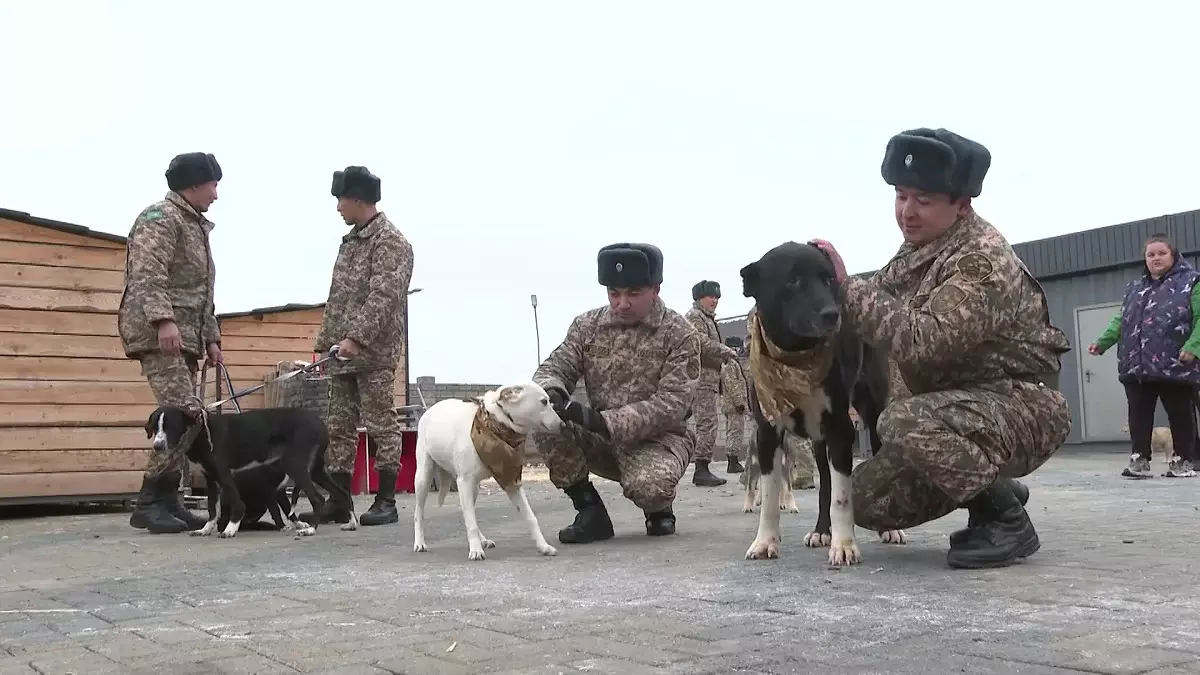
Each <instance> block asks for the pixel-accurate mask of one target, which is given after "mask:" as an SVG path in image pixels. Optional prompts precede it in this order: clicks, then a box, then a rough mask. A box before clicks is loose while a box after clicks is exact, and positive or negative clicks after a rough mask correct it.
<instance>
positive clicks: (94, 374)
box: [0, 356, 146, 382]
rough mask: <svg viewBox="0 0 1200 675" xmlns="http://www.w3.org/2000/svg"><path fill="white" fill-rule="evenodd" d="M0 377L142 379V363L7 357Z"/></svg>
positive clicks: (96, 380) (7, 378)
mask: <svg viewBox="0 0 1200 675" xmlns="http://www.w3.org/2000/svg"><path fill="white" fill-rule="evenodd" d="M0 380H76V381H85V382H91V381H94V382H145V380H146V378H144V377H142V365H141V364H140V363H138V362H137V361H133V360H130V359H122V360H117V359H73V358H62V357H54V356H6V357H4V358H2V359H0Z"/></svg>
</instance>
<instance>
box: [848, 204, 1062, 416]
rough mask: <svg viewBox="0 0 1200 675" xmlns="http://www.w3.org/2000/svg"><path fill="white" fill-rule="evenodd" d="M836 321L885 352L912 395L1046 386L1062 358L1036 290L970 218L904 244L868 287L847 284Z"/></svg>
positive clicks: (998, 241)
mask: <svg viewBox="0 0 1200 675" xmlns="http://www.w3.org/2000/svg"><path fill="white" fill-rule="evenodd" d="M845 291H846V292H845V303H846V313H847V315H848V317H849V318H850V320H851V321H852V322H853V323H854V324H855V325H856V326H857V327H858V330H859V331H860V332H861V333H862V335H863V337H864V338H865V339H866V340H867V341H869V342H873V343H876V344H880V345H883V346H885V347H886V348H887V349H888V353H889V357H890V359H891V360H892V361H893V362H894V363H895V364H896V368H897V369H898V370H899V374H900V376H901V377H902V379H903V383H904V385H906V387H907V389H908V390H909V391H910V392H911V393H912V394H922V393H927V392H931V391H941V390H946V389H961V388H967V387H972V386H989V385H996V386H1003V385H1004V383H1006V382H1011V381H1012V380H1017V379H1019V380H1043V379H1044V380H1046V383H1047V384H1051V383H1052V382H1053V383H1056V382H1057V377H1058V372H1059V369H1060V368H1061V361H1060V357H1061V355H1062V354H1065V353H1066V352H1069V351H1070V350H1071V345H1070V342H1069V341H1068V340H1067V337H1066V335H1064V334H1063V332H1062V331H1061V330H1059V329H1058V328H1055V327H1054V326H1053V325H1051V323H1050V312H1049V308H1048V305H1047V303H1046V296H1045V294H1044V293H1043V291H1042V287H1041V285H1040V284H1039V283H1038V282H1037V280H1036V279H1034V277H1033V275H1032V274H1031V273H1030V272H1029V270H1028V269H1027V268H1026V267H1025V265H1024V263H1022V262H1021V261H1020V259H1018V258H1017V255H1016V253H1014V252H1013V250H1012V247H1011V246H1009V244H1008V241H1007V240H1006V239H1005V238H1004V236H1003V235H1002V234H1000V232H999V231H998V230H997V229H996V228H995V227H993V226H992V225H991V223H989V222H987V221H986V220H984V219H983V218H981V217H979V216H978V215H976V214H975V213H974V212H973V211H972V212H971V213H970V214H968V215H967V216H965V217H963V218H960V219H959V220H958V222H956V223H955V224H954V225H953V226H952V227H951V228H950V229H949V230H947V231H946V233H945V234H943V235H942V236H941V237H940V238H938V239H937V240H935V241H933V242H931V243H929V244H926V245H925V246H922V247H919V248H917V247H913V246H911V245H910V244H907V243H906V244H904V245H903V246H901V247H900V251H899V252H898V253H897V254H896V256H895V257H893V258H892V260H891V261H890V262H888V264H887V265H885V266H884V267H883V269H881V270H879V271H878V272H876V273H875V274H874V275H873V276H872V277H871V278H870V279H857V278H851V279H848V280H847V282H846V287H845Z"/></svg>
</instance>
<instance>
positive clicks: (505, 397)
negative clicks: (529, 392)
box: [499, 384, 525, 403]
mask: <svg viewBox="0 0 1200 675" xmlns="http://www.w3.org/2000/svg"><path fill="white" fill-rule="evenodd" d="M524 391H525V387H522V386H521V385H519V384H512V385H509V386H507V387H504V388H503V389H501V390H500V396H499V399H500V400H501V401H503V402H504V403H512V402H514V401H516V400H517V399H519V398H521V394H522V392H524Z"/></svg>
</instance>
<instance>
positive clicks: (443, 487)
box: [433, 464, 454, 506]
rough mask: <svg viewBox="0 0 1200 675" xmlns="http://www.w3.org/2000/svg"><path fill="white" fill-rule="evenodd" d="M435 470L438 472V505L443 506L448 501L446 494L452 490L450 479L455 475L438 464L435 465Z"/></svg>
mask: <svg viewBox="0 0 1200 675" xmlns="http://www.w3.org/2000/svg"><path fill="white" fill-rule="evenodd" d="M433 470H434V471H435V472H436V473H437V486H438V506H441V505H442V504H444V503H445V502H446V494H447V493H449V492H450V481H452V480H454V476H452V475H450V472H449V471H446V470H445V469H443V468H442V467H440V466H438V465H437V464H434V465H433Z"/></svg>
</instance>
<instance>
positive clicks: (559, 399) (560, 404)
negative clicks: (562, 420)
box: [546, 387, 571, 417]
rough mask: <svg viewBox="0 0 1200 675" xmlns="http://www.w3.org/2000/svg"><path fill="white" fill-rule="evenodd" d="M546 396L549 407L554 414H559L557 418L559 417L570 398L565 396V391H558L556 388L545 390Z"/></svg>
mask: <svg viewBox="0 0 1200 675" xmlns="http://www.w3.org/2000/svg"><path fill="white" fill-rule="evenodd" d="M546 395H547V396H549V397H550V407H551V408H554V412H556V413H559V416H560V417H561V416H562V411H563V409H565V408H566V407H567V401H568V400H570V398H571V397H570V396H567V392H566V391H564V390H563V389H559V388H558V387H549V388H547V389H546Z"/></svg>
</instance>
